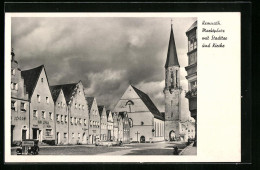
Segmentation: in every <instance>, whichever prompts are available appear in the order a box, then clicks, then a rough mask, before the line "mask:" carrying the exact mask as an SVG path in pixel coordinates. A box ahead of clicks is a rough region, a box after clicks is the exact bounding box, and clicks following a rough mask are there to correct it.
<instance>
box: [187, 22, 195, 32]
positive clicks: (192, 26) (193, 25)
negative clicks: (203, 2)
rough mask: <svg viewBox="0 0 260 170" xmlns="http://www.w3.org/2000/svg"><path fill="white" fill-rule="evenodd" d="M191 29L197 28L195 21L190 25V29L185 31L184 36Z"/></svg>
mask: <svg viewBox="0 0 260 170" xmlns="http://www.w3.org/2000/svg"><path fill="white" fill-rule="evenodd" d="M193 28H197V21H195V22H194V23H193V24H192V25H191V27H190V28H189V29H188V30H187V31H186V34H187V33H188V32H190V31H191V30H192V29H193Z"/></svg>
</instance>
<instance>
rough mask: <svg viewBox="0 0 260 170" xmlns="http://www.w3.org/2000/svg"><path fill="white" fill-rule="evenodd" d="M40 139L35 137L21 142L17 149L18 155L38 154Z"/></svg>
mask: <svg viewBox="0 0 260 170" xmlns="http://www.w3.org/2000/svg"><path fill="white" fill-rule="evenodd" d="M38 144H39V141H38V140H34V139H27V140H23V141H22V142H21V145H20V148H17V149H16V154H17V155H38V154H39V151H40V148H39V146H38Z"/></svg>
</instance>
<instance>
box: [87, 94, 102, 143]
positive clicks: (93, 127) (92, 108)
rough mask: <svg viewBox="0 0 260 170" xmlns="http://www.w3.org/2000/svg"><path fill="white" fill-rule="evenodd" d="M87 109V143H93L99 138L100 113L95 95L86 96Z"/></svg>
mask: <svg viewBox="0 0 260 170" xmlns="http://www.w3.org/2000/svg"><path fill="white" fill-rule="evenodd" d="M86 100H87V103H88V110H89V144H95V143H96V141H97V140H98V139H99V138H100V115H99V111H98V106H97V100H96V98H95V97H86Z"/></svg>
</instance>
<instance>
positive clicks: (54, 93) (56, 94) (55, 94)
mask: <svg viewBox="0 0 260 170" xmlns="http://www.w3.org/2000/svg"><path fill="white" fill-rule="evenodd" d="M50 90H51V95H52V98H53V101H54V102H56V101H57V99H58V97H59V94H60V91H61V88H55V87H54V86H50Z"/></svg>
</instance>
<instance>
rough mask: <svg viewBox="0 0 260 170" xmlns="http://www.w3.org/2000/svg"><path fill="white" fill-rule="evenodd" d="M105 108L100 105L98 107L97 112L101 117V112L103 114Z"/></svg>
mask: <svg viewBox="0 0 260 170" xmlns="http://www.w3.org/2000/svg"><path fill="white" fill-rule="evenodd" d="M104 108H105V106H103V105H101V106H98V112H99V115H100V116H101V115H102V112H103V109H104Z"/></svg>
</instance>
